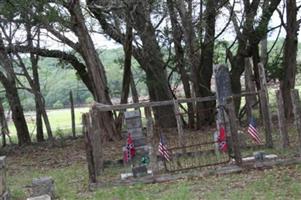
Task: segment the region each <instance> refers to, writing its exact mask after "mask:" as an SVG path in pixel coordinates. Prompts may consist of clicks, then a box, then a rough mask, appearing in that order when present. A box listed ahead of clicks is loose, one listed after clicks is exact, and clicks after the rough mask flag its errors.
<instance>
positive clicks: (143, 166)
mask: <svg viewBox="0 0 301 200" xmlns="http://www.w3.org/2000/svg"><path fill="white" fill-rule="evenodd" d="M124 116H125V122H126V127H127V134H131V137H132V140H133V143H134V148H135V150H136V153H135V156H134V158H133V159H132V160H131V165H132V173H133V176H134V177H138V176H143V175H146V174H147V166H148V164H149V157H150V155H149V154H150V147H149V146H148V145H147V144H146V137H145V135H144V134H143V129H142V121H141V113H140V110H134V111H127V112H125V113H124ZM127 136H128V135H127ZM126 151H127V148H126V147H123V152H124V153H126Z"/></svg>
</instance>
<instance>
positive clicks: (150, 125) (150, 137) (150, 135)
mask: <svg viewBox="0 0 301 200" xmlns="http://www.w3.org/2000/svg"><path fill="white" fill-rule="evenodd" d="M144 114H145V117H146V120H147V122H146V124H147V126H146V133H147V142H148V145H150V152H149V154H150V167H151V169H152V172H153V174H155V173H156V172H157V170H158V166H157V154H156V153H157V149H156V148H155V146H156V140H155V135H154V120H153V118H152V109H151V107H144Z"/></svg>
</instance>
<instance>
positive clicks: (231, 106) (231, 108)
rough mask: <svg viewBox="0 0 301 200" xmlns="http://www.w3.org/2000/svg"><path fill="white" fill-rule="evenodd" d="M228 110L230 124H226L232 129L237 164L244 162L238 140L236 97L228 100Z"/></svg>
mask: <svg viewBox="0 0 301 200" xmlns="http://www.w3.org/2000/svg"><path fill="white" fill-rule="evenodd" d="M227 111H228V116H229V124H226V126H228V127H230V130H231V137H230V138H231V140H232V141H231V143H232V148H233V153H234V158H235V163H236V164H237V165H241V164H242V158H241V152H240V147H239V140H238V135H237V130H238V129H237V124H238V122H237V118H236V114H235V106H234V99H233V97H230V99H228V102H227Z"/></svg>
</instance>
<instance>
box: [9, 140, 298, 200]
mask: <svg viewBox="0 0 301 200" xmlns="http://www.w3.org/2000/svg"><path fill="white" fill-rule="evenodd" d="M110 146H111V147H110ZM112 146H114V144H113V143H109V144H108V147H107V148H112ZM87 175H88V170H87V166H86V161H85V151H84V144H83V141H82V139H77V140H65V141H64V145H63V146H58V147H51V148H50V146H48V145H47V144H46V143H44V144H40V145H35V146H29V147H24V148H22V149H21V148H20V149H14V151H11V153H9V154H8V176H7V179H8V182H9V188H10V190H11V194H12V199H14V200H21V199H25V198H26V197H28V195H29V194H28V186H29V185H30V184H31V180H32V178H37V177H40V176H51V177H53V179H54V181H55V186H56V194H57V197H58V199H66V200H73V199H95V200H102V199H104V200H127V199H129V200H144V199H162V200H169V199H170V200H174V199H175V200H177V199H178V200H186V199H187V200H191V199H192V200H193V199H209V200H210V199H212V200H216V199H239V200H241V199H246V200H248V199H250V200H251V199H300V196H301V189H300V188H301V165H294V166H289V167H280V168H273V169H268V170H254V171H249V172H245V173H240V174H231V175H223V176H209V177H206V178H205V177H204V178H198V179H183V180H179V181H175V182H169V183H163V184H150V185H142V184H140V185H135V186H119V187H108V188H102V189H97V190H96V191H93V192H91V191H89V190H88V177H87Z"/></svg>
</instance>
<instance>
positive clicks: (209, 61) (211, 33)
mask: <svg viewBox="0 0 301 200" xmlns="http://www.w3.org/2000/svg"><path fill="white" fill-rule="evenodd" d="M216 14H217V13H216V1H215V0H213V1H207V3H206V18H205V37H204V42H203V44H202V51H201V52H202V53H201V61H200V66H199V67H198V69H199V74H200V79H199V80H200V83H199V84H200V85H201V87H200V91H199V92H200V96H201V97H206V96H211V95H212V92H211V77H212V73H213V55H214V37H215V22H216ZM201 107H202V112H198V114H199V115H201V116H200V117H197V119H199V120H201V121H200V122H198V124H199V125H203V124H206V123H211V122H213V121H214V117H215V115H214V114H215V112H214V109H215V103H213V102H204V103H202V104H201Z"/></svg>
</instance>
